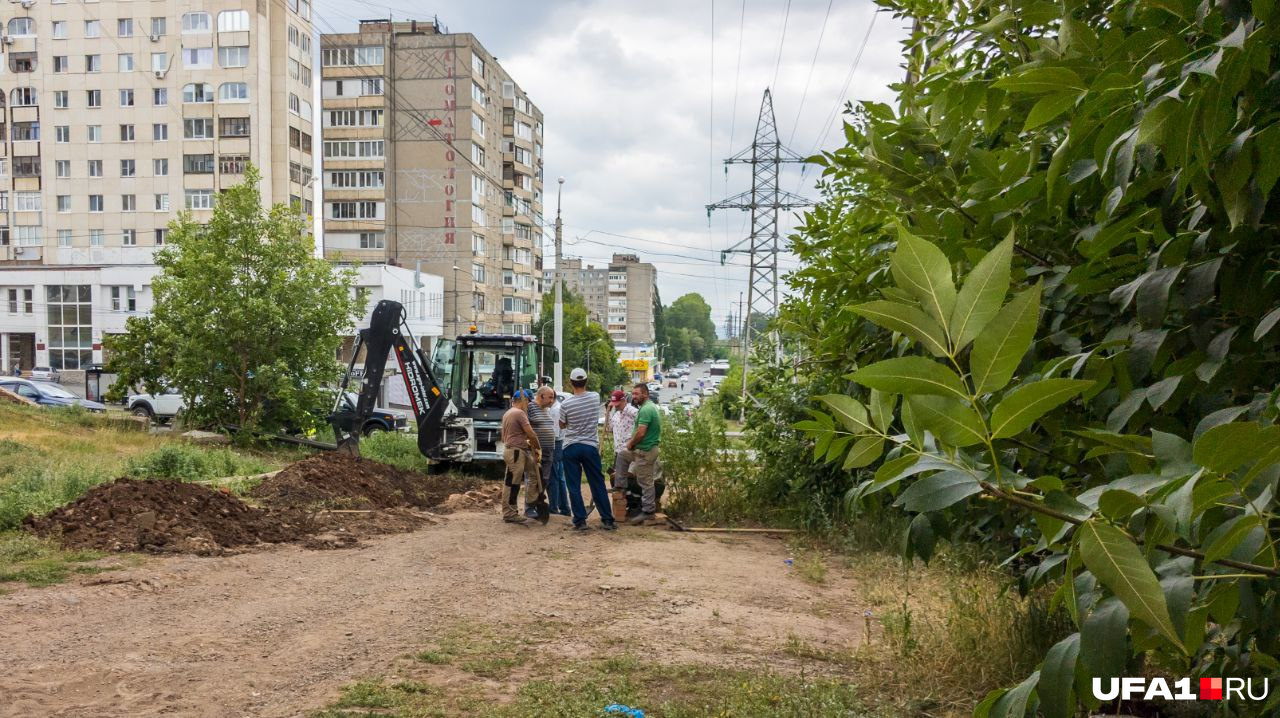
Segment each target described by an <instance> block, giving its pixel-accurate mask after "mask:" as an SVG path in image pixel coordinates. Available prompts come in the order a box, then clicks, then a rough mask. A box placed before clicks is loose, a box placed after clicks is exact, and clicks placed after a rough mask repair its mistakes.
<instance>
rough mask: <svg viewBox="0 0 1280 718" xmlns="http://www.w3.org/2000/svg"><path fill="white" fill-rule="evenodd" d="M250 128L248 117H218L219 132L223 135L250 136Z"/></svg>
mask: <svg viewBox="0 0 1280 718" xmlns="http://www.w3.org/2000/svg"><path fill="white" fill-rule="evenodd" d="M250 128H251V126H250V124H249V118H248V117H219V118H218V134H219V135H220V136H222V137H248V136H249V132H250V131H251V129H250Z"/></svg>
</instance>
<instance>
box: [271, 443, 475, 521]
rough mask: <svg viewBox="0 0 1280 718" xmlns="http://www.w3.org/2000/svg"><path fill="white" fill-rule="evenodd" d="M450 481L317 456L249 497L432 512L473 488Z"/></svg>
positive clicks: (295, 504)
mask: <svg viewBox="0 0 1280 718" xmlns="http://www.w3.org/2000/svg"><path fill="white" fill-rule="evenodd" d="M471 485H472V484H471V482H469V481H468V480H466V479H459V478H455V477H451V476H431V477H428V476H424V475H423V474H420V473H418V472H416V471H408V470H405V469H398V468H396V467H394V466H389V465H387V464H383V463H381V462H377V461H373V460H371V459H361V458H356V457H353V456H347V455H345V454H339V453H336V452H333V453H326V454H318V455H316V456H312V457H311V458H308V459H303V460H302V461H299V462H298V463H296V464H293V465H291V466H289V467H287V468H285V469H284V470H282V471H281V472H280V473H278V474H276V475H275V476H272V477H270V478H267V479H265V480H263V482H262V483H260V484H258V486H256V487H255V488H254V489H253V490H252V491H251V492H250V495H251V496H253V497H254V498H256V499H259V500H261V501H262V502H263V504H265V505H267V506H272V507H284V508H318V507H323V508H341V509H389V508H395V507H403V506H410V507H415V508H430V507H433V506H435V505H437V504H439V503H441V502H442V501H444V500H446V499H447V498H448V497H449V496H450V495H451V494H453V493H455V492H458V491H464V490H466V489H467V488H470V487H471Z"/></svg>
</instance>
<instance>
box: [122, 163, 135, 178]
mask: <svg viewBox="0 0 1280 718" xmlns="http://www.w3.org/2000/svg"><path fill="white" fill-rule="evenodd" d="M120 176H121V177H137V176H138V165H137V161H136V160H120Z"/></svg>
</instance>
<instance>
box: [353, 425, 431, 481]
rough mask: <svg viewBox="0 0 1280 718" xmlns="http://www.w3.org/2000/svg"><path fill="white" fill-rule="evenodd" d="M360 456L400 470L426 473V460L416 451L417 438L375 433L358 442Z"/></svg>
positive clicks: (391, 433)
mask: <svg viewBox="0 0 1280 718" xmlns="http://www.w3.org/2000/svg"><path fill="white" fill-rule="evenodd" d="M360 455H361V456H363V457H365V458H366V459H373V460H374V461H381V462H382V463H384V464H391V465H392V466H397V467H399V468H401V469H410V470H412V471H421V472H424V473H425V472H426V470H427V460H426V458H424V457H423V456H422V453H421V452H420V451H418V437H417V435H415V434H405V433H401V432H392V431H377V432H374V433H373V435H371V436H368V437H366V438H364V439H361V440H360Z"/></svg>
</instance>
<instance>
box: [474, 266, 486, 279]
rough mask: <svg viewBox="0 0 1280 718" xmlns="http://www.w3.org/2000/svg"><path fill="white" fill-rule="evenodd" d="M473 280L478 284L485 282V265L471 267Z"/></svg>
mask: <svg viewBox="0 0 1280 718" xmlns="http://www.w3.org/2000/svg"><path fill="white" fill-rule="evenodd" d="M471 278H472V279H473V280H475V281H477V282H483V281H484V265H483V264H473V265H471Z"/></svg>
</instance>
